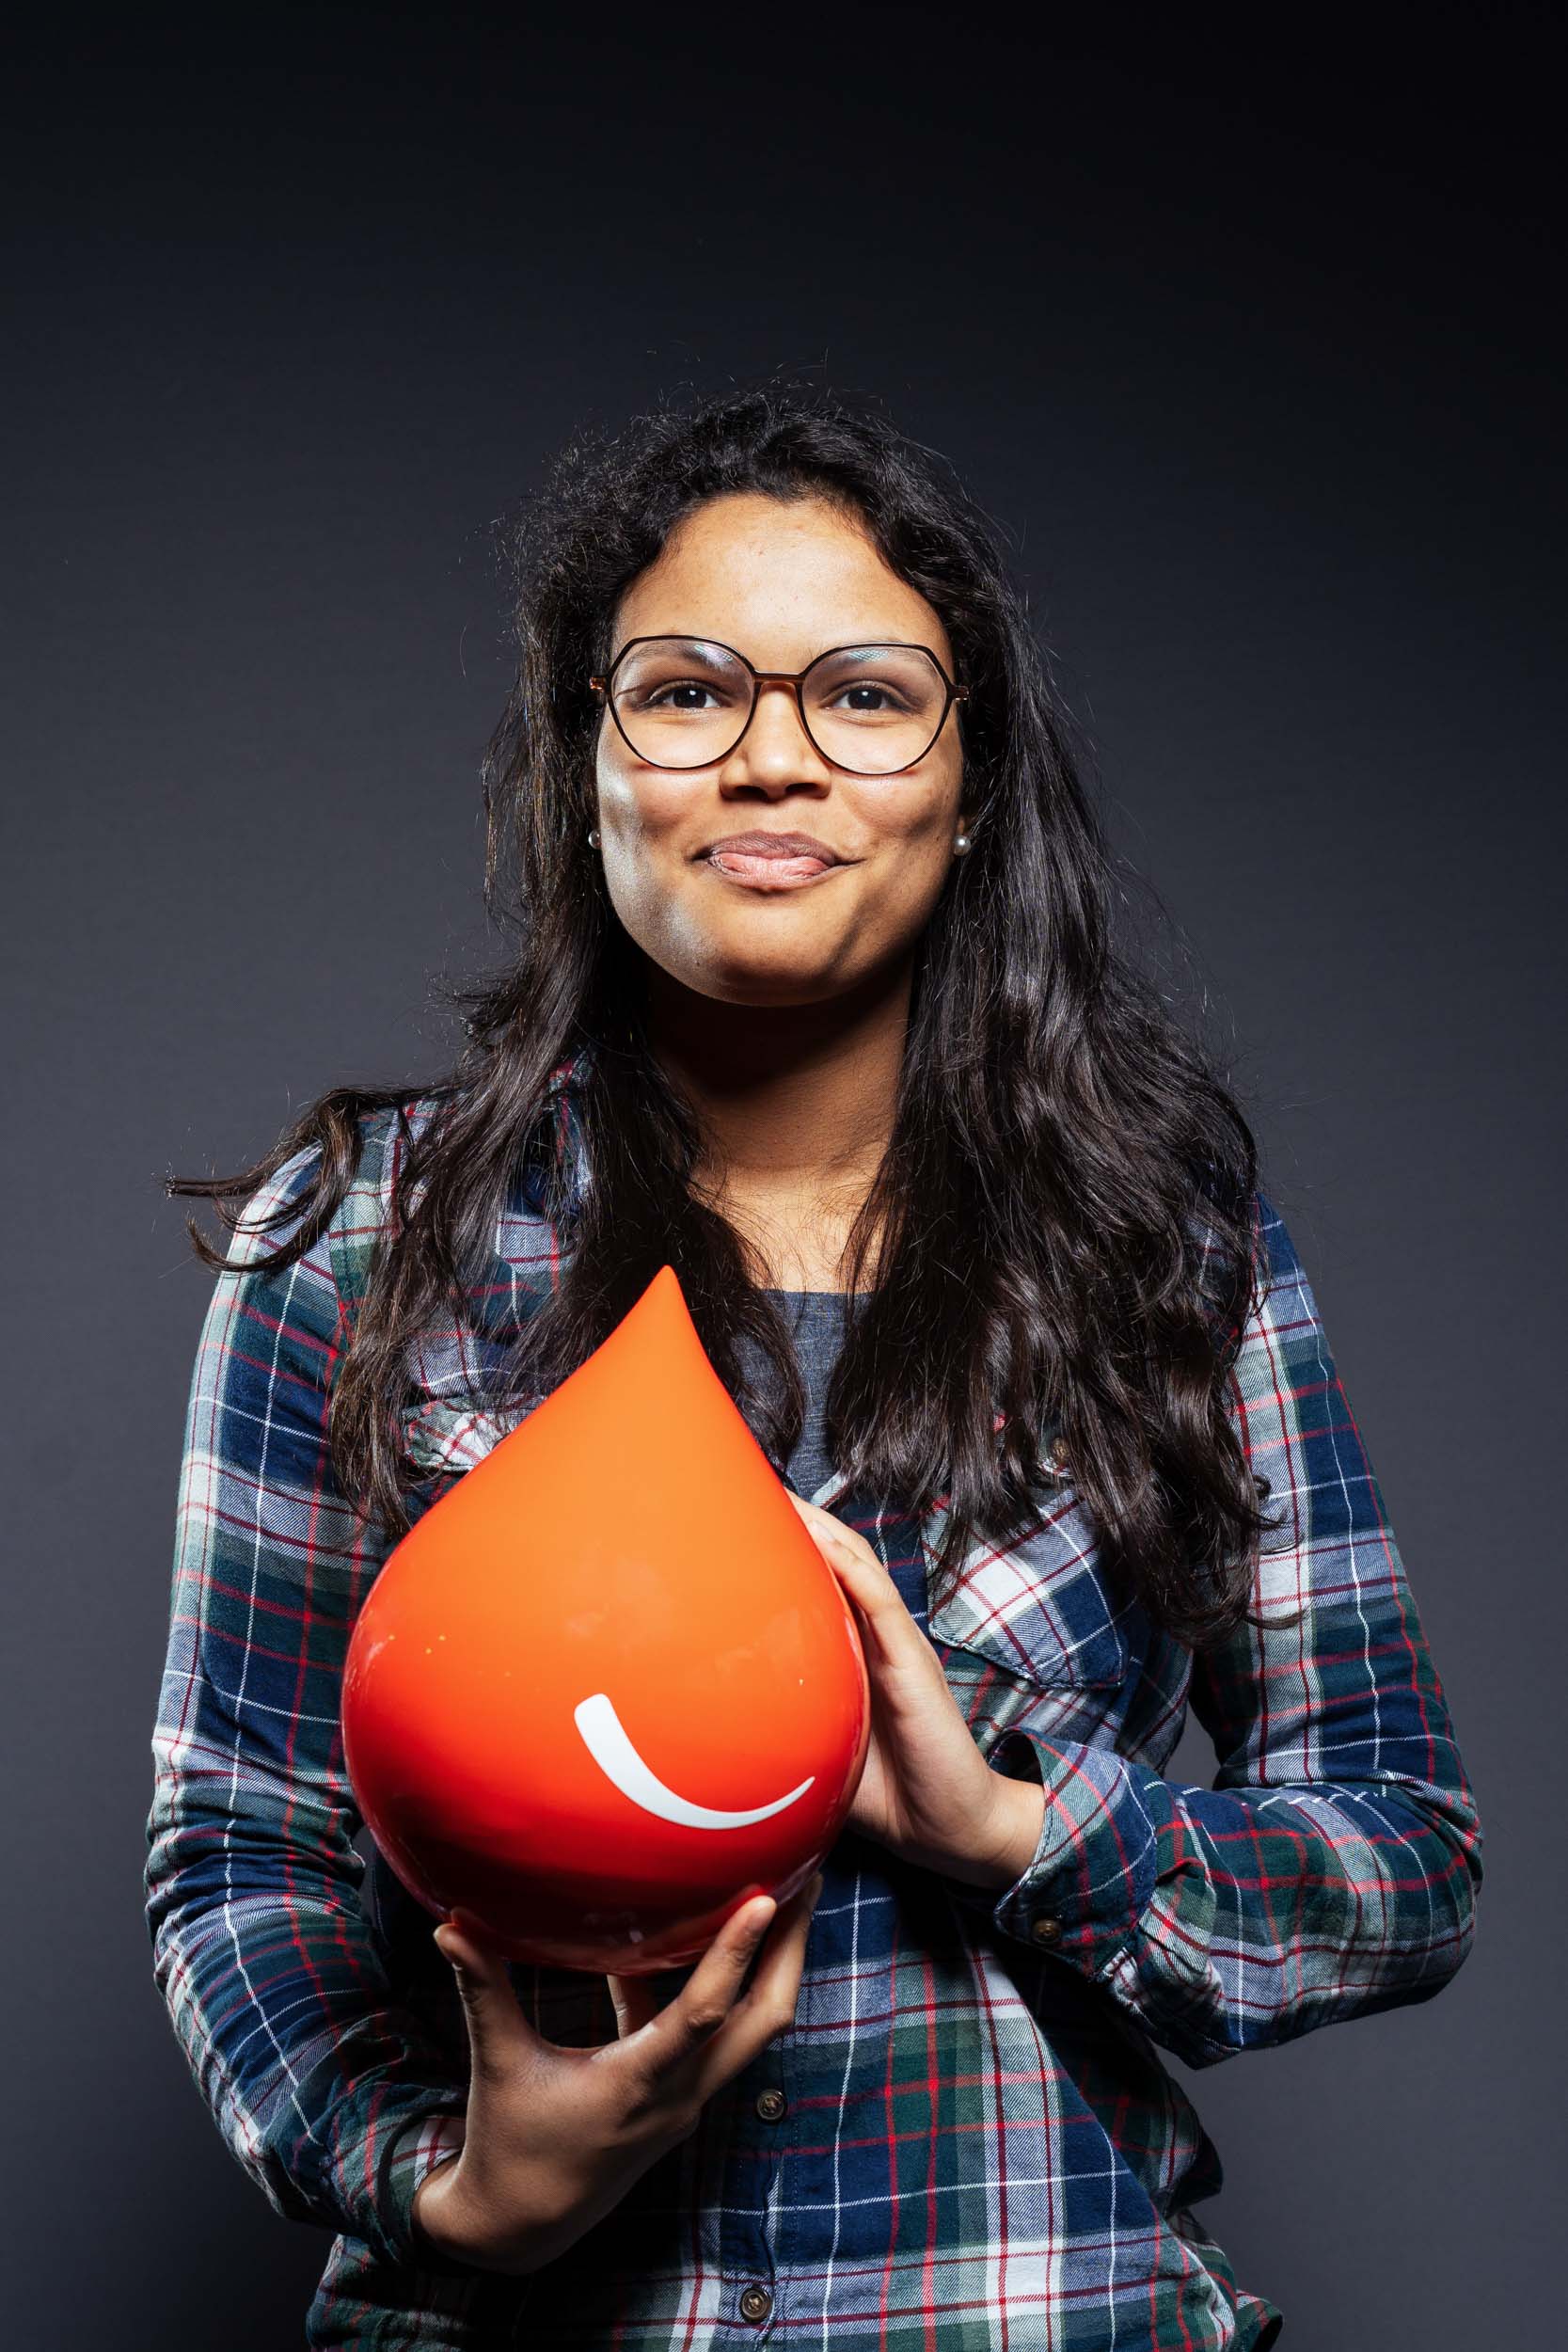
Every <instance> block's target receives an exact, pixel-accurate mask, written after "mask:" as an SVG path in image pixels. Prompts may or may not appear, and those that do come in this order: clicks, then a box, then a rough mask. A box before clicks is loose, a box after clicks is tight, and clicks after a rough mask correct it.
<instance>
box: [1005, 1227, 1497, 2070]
mask: <svg viewBox="0 0 1568 2352" xmlns="http://www.w3.org/2000/svg"><path fill="white" fill-rule="evenodd" d="M1255 1231H1256V1233H1257V1239H1258V1247H1259V1251H1260V1254H1261V1260H1262V1263H1263V1264H1264V1267H1265V1269H1266V1275H1267V1288H1266V1293H1265V1295H1264V1296H1263V1298H1262V1300H1261V1302H1260V1303H1259V1305H1258V1306H1257V1307H1256V1308H1255V1310H1254V1311H1253V1312H1252V1314H1251V1315H1250V1316H1249V1318H1248V1321H1247V1324H1246V1327H1245V1328H1244V1330H1243V1335H1242V1340H1241V1344H1240V1348H1239V1351H1238V1354H1237V1357H1236V1359H1235V1362H1234V1365H1233V1369H1232V1374H1231V1378H1230V1410H1231V1412H1232V1415H1233V1419H1234V1423H1235V1426H1236V1427H1237V1430H1238V1433H1239V1435H1240V1438H1241V1440H1242V1444H1243V1450H1244V1452H1245V1454H1246V1456H1247V1459H1248V1461H1249V1463H1250V1465H1251V1469H1252V1471H1253V1474H1254V1477H1255V1478H1257V1479H1259V1480H1266V1481H1267V1497H1266V1504H1265V1507H1266V1508H1268V1509H1269V1510H1270V1511H1271V1512H1275V1511H1277V1512H1282V1513H1283V1515H1284V1523H1283V1526H1282V1527H1281V1528H1280V1529H1279V1530H1277V1531H1276V1532H1275V1533H1272V1534H1264V1535H1263V1537H1262V1539H1261V1552H1260V1557H1259V1566H1258V1573H1257V1577H1256V1581H1255V1584H1254V1589H1253V1594H1252V1599H1251V1607H1252V1611H1253V1613H1254V1615H1255V1616H1260V1617H1261V1618H1262V1619H1263V1620H1264V1623H1263V1624H1262V1626H1261V1627H1259V1626H1254V1625H1245V1624H1243V1626H1242V1627H1240V1628H1239V1629H1238V1630H1237V1631H1236V1632H1235V1633H1234V1634H1233V1635H1231V1636H1230V1637H1229V1638H1227V1640H1225V1641H1223V1642H1222V1643H1220V1644H1219V1645H1215V1646H1212V1647H1209V1648H1206V1649H1201V1650H1199V1651H1197V1652H1196V1653H1195V1656H1194V1659H1193V1671H1192V1680H1191V1685H1190V1691H1189V1700H1190V1704H1191V1707H1192V1710H1193V1712H1194V1714H1195V1715H1196V1718H1197V1720H1198V1721H1199V1723H1200V1724H1202V1725H1203V1727H1204V1729H1205V1730H1206V1731H1207V1732H1208V1733H1209V1735H1210V1736H1211V1738H1212V1740H1213V1743H1214V1752H1215V1756H1216V1760H1217V1764H1218V1771H1217V1773H1216V1775H1215V1779H1214V1782H1213V1786H1212V1788H1200V1787H1195V1786H1190V1785H1186V1784H1182V1783H1178V1782H1173V1781H1167V1780H1166V1779H1164V1777H1163V1775H1161V1774H1160V1773H1159V1772H1153V1771H1151V1770H1149V1769H1148V1767H1147V1766H1146V1765H1143V1764H1140V1763H1138V1762H1137V1761H1135V1760H1133V1759H1132V1758H1130V1757H1127V1756H1121V1755H1118V1754H1117V1752H1116V1751H1115V1749H1113V1748H1109V1747H1101V1746H1097V1745H1093V1744H1089V1743H1077V1742H1069V1741H1066V1740H1051V1739H1049V1738H1047V1737H1046V1736H1045V1735H1044V1734H1043V1732H1041V1731H1039V1730H1037V1729H1035V1728H1033V1727H1032V1726H1031V1724H1030V1721H1029V1719H1028V1717H1027V1716H1026V1717H1024V1718H1023V1719H1022V1721H1021V1722H1020V1723H1019V1724H1016V1725H1015V1726H1014V1727H1013V1728H1012V1729H1011V1730H1010V1731H1009V1733H1008V1735H1007V1737H1006V1740H1005V1741H1004V1742H1003V1743H1002V1748H1001V1749H999V1752H998V1756H997V1757H996V1759H995V1760H996V1761H997V1762H998V1763H999V1764H1000V1765H1001V1766H1002V1768H1003V1769H1006V1770H1008V1771H1014V1772H1017V1771H1021V1770H1022V1772H1027V1773H1028V1774H1029V1776H1030V1777H1036V1776H1037V1777H1038V1778H1039V1780H1040V1781H1041V1782H1042V1784H1043V1787H1044V1791H1045V1808H1044V1818H1043V1821H1042V1826H1041V1830H1040V1836H1039V1841H1038V1844H1037V1849H1036V1851H1035V1854H1034V1856H1033V1858H1032V1860H1031V1862H1030V1863H1029V1866H1028V1867H1027V1868H1026V1869H1025V1870H1024V1872H1023V1873H1022V1877H1020V1878H1019V1879H1018V1880H1017V1881H1016V1882H1015V1883H1013V1884H1012V1885H1010V1886H1008V1887H1006V1889H1004V1890H1003V1892H1002V1894H1001V1895H1000V1896H999V1897H998V1899H997V1900H996V1902H995V1904H994V1907H993V1911H992V1918H993V1920H994V1923H995V1925H996V1926H997V1928H998V1929H1000V1930H1001V1931H1003V1932H1004V1933H1006V1934H1007V1935H1010V1936H1015V1937H1019V1938H1022V1940H1024V1941H1026V1942H1029V1943H1031V1944H1032V1945H1033V1946H1034V1947H1036V1948H1037V1949H1040V1948H1042V1947H1043V1948H1046V1949H1049V1950H1050V1951H1051V1952H1053V1953H1054V1954H1055V1955H1057V1956H1059V1957H1060V1958H1061V1959H1062V1960H1063V1961H1065V1962H1067V1963H1069V1964H1071V1965H1073V1966H1075V1967H1077V1968H1079V1969H1081V1970H1083V1971H1084V1972H1085V1974H1087V1975H1089V1976H1090V1977H1092V1978H1093V1979H1095V1980H1096V1981H1098V1982H1099V1983H1101V1984H1102V1985H1103V1986H1104V1987H1105V1989H1106V1990H1107V1991H1108V1992H1109V1993H1110V1994H1112V1996H1113V1997H1114V1998H1115V1999H1116V2000H1117V2002H1119V2003H1120V2004H1121V2005H1122V2006H1123V2007H1124V2008H1125V2009H1127V2010H1129V2011H1131V2012H1132V2015H1133V2016H1134V2017H1135V2018H1136V2019H1137V2020H1138V2021H1139V2023H1140V2024H1141V2025H1142V2026H1144V2027H1145V2029H1146V2030H1147V2031H1148V2034H1149V2035H1150V2037H1151V2039H1153V2040H1154V2041H1156V2042H1160V2043H1162V2044H1163V2045H1164V2047H1166V2048H1168V2049H1170V2050H1172V2051H1174V2052H1175V2054H1176V2055H1177V2056H1178V2057H1179V2058H1182V2059H1183V2060H1185V2061H1186V2063H1188V2064H1189V2065H1192V2066H1205V2065H1210V2064H1212V2063H1214V2062H1215V2061H1216V2060H1218V2059H1221V2058H1228V2057H1230V2056H1232V2055H1233V2054H1234V2053H1236V2052H1237V2051H1240V2050H1244V2049H1250V2048H1254V2047H1257V2046H1259V2045H1262V2044H1267V2043H1271V2042H1285V2041H1289V2040H1291V2039H1292V2038H1293V2037H1295V2036H1296V2035H1298V2034H1302V2033H1306V2032H1307V2031H1309V2030H1310V2029H1311V2028H1312V2027H1313V2026H1321V2025H1326V2024H1328V2023H1330V2022H1331V2021H1333V2020H1335V2019H1338V2018H1348V2017H1355V2016H1363V2015H1366V2014H1369V2013H1370V2012H1371V2011H1373V2010H1382V2009H1387V2008H1391V2007H1393V2006H1395V2005H1396V2004H1398V2003H1402V2002H1414V2001H1420V2000H1425V1999H1428V1998H1430V1996H1431V1995H1432V1994H1434V1993H1436V1992H1437V1991H1438V1990H1439V1989H1440V1988H1441V1987H1442V1986H1443V1985H1444V1984H1445V1983H1446V1982H1447V1981H1448V1980H1449V1979H1450V1978H1451V1977H1452V1976H1453V1975H1454V1973H1455V1972H1456V1970H1457V1969H1458V1968H1459V1967H1460V1965H1461V1964H1462V1963H1463V1962H1464V1960H1465V1956H1466V1954H1467V1952H1468V1951H1469V1949H1470V1947H1471V1944H1472V1941H1473V1938H1474V1932H1475V1917H1476V1898H1477V1892H1478V1890H1479V1888H1480V1885H1481V1820H1480V1816H1479V1812H1478V1808H1477V1804H1476V1800H1475V1796H1474V1792H1473V1790H1472V1788H1471V1786H1470V1784H1469V1781H1468V1779H1467V1777H1466V1774H1465V1767H1464V1764H1463V1761H1462V1759H1461V1756H1460V1752H1459V1747H1458V1743H1457V1740H1456V1738H1455V1733H1454V1726H1453V1723H1452V1720H1451V1717H1450V1713H1449V1706H1448V1703H1447V1699H1446V1696H1445V1692H1444V1690H1443V1686H1442V1683H1441V1681H1440V1679H1439V1677H1438V1675H1437V1672H1436V1669H1435V1667H1434V1665H1433V1660H1432V1656H1431V1653H1430V1650H1429V1648H1428V1645H1427V1641H1426V1638H1425V1635H1424V1632H1423V1629H1422V1626H1421V1622H1420V1618H1419V1615H1418V1611H1417V1607H1416V1603H1415V1600H1414V1598H1413V1597H1412V1594H1411V1590H1410V1586H1409V1583H1408V1581H1407V1579H1406V1576H1405V1572H1404V1568H1403V1565H1402V1560H1401V1557H1400V1552H1399V1549H1398V1546H1397V1545H1396V1543H1395V1540H1394V1535H1393V1531H1392V1529H1391V1527H1390V1525H1389V1522H1388V1516H1387V1513H1386V1509H1385V1507H1384V1501H1383V1496H1382V1493H1381V1490H1380V1488H1379V1486H1378V1482H1377V1479H1376V1477H1375V1475H1374V1473H1373V1470H1372V1467H1371V1464H1370V1461H1369V1459H1368V1456H1367V1451H1366V1447H1365V1445H1364V1444H1363V1442H1362V1438H1361V1434H1360V1431H1359V1429H1358V1428H1357V1426H1356V1423H1355V1420H1354V1416H1353V1414H1352V1412H1351V1408H1350V1406H1349V1404H1348V1402H1347V1400H1346V1396H1345V1391H1344V1388H1343V1386H1342V1384H1341V1382H1340V1380H1339V1377H1338V1373H1337V1372H1336V1369H1335V1365H1334V1360H1333V1358H1332V1355H1331V1353H1330V1350H1329V1346H1328V1343H1327V1340H1326V1338H1325V1337H1324V1333H1323V1324H1322V1320H1321V1318H1320V1316H1319V1313H1318V1309H1317V1304H1316V1301H1315V1299H1314V1296H1313V1294H1312V1289H1311V1286H1310V1283H1309V1282H1308V1280H1307V1275H1306V1273H1305V1271H1304V1270H1303V1267H1302V1265H1301V1263H1300V1260H1299V1258H1298V1257H1297V1254H1296V1251H1295V1249H1294V1248H1293V1246H1292V1244H1291V1238H1290V1235H1289V1233H1288V1232H1287V1231H1286V1227H1285V1224H1284V1221H1283V1219H1282V1218H1281V1217H1280V1216H1279V1215H1278V1213H1277V1211H1276V1210H1275V1208H1274V1207H1273V1205H1272V1204H1271V1203H1270V1202H1269V1200H1267V1198H1266V1197H1265V1196H1264V1195H1263V1194H1262V1193H1261V1192H1259V1194H1258V1195H1257V1196H1256V1203H1255ZM1298 1613H1299V1621H1298V1622H1291V1620H1292V1619H1296V1618H1297V1617H1298ZM1003 1751H1006V1753H1004V1752H1003Z"/></svg>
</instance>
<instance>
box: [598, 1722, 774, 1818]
mask: <svg viewBox="0 0 1568 2352" xmlns="http://www.w3.org/2000/svg"><path fill="white" fill-rule="evenodd" d="M572 1720H573V1722H574V1723H575V1724H577V1727H578V1731H580V1732H581V1734H582V1738H583V1744H584V1746H585V1747H586V1748H587V1750H588V1753H589V1755H590V1756H592V1757H593V1759H594V1763H595V1764H596V1765H597V1766H598V1768H599V1770H600V1772H603V1774H604V1776H605V1778H606V1779H607V1780H608V1781H610V1782H611V1783H613V1785H614V1787H615V1788H618V1789H619V1790H620V1792H621V1794H622V1796H624V1797H627V1798H629V1799H630V1801H631V1803H632V1804H635V1805H639V1806H641V1810H642V1811H643V1812H644V1813H652V1814H655V1815H656V1816H657V1819H658V1820H661V1821H673V1822H674V1823H675V1824H676V1825H677V1827H679V1828H681V1829H745V1828H747V1827H748V1826H749V1825H750V1824H751V1823H752V1821H766V1820H768V1819H769V1818H770V1817H771V1816H772V1815H773V1814H775V1813H782V1812H783V1811H784V1807H785V1806H786V1805H791V1804H794V1803H795V1801H796V1799H797V1798H798V1797H803V1796H804V1795H805V1793H806V1790H807V1789H808V1788H810V1787H811V1785H812V1782H813V1781H814V1780H815V1779H816V1773H815V1772H812V1773H809V1774H808V1775H807V1777H806V1778H805V1779H804V1780H803V1781H801V1783H800V1787H799V1788H792V1789H791V1790H790V1791H789V1794H788V1795H787V1796H784V1797H775V1798H774V1800H773V1802H772V1804H757V1805H752V1807H751V1808H750V1810H749V1811H747V1812H743V1813H725V1812H721V1811H720V1810H718V1809H717V1808H716V1807H715V1806H713V1805H708V1804H693V1803H692V1801H691V1799H690V1798H689V1797H682V1796H677V1794H676V1793H675V1791H674V1789H673V1788H666V1787H665V1785H664V1783H663V1781H661V1780H660V1779H659V1777H658V1775H657V1772H654V1771H653V1769H652V1768H651V1766H649V1765H647V1764H645V1763H644V1762H643V1760H642V1758H641V1756H639V1755H638V1753H637V1750H636V1749H635V1748H634V1747H633V1745H632V1743H631V1741H630V1740H629V1739H628V1738H627V1736H626V1726H625V1725H624V1724H623V1723H622V1721H621V1718H620V1717H619V1715H617V1713H616V1712H615V1707H614V1703H613V1701H612V1700H611V1699H610V1695H609V1693H608V1692H604V1691H595V1692H594V1695H593V1697H592V1698H587V1699H579V1700H578V1704H577V1706H576V1707H575V1708H573V1709H572Z"/></svg>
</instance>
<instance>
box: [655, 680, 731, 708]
mask: <svg viewBox="0 0 1568 2352" xmlns="http://www.w3.org/2000/svg"><path fill="white" fill-rule="evenodd" d="M700 694H706V695H708V696H709V697H710V699H709V700H708V701H707V702H688V701H685V700H681V699H678V698H679V697H683V696H686V695H700ZM635 699H636V701H637V703H638V707H640V708H641V709H643V710H714V709H717V708H718V707H719V703H720V697H719V696H718V695H717V694H715V693H714V691H713V689H712V687H711V686H708V685H705V683H704V682H703V680H702V679H701V678H674V679H672V680H671V681H670V683H669V684H668V685H665V686H660V687H657V688H656V689H654V690H653V691H650V692H646V693H642V694H639V695H638V696H636V698H635Z"/></svg>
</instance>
